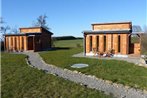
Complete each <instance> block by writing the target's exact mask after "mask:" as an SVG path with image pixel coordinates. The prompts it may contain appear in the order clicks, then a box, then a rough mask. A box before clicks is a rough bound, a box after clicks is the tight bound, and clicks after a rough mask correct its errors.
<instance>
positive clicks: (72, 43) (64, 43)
mask: <svg viewBox="0 0 147 98" xmlns="http://www.w3.org/2000/svg"><path fill="white" fill-rule="evenodd" d="M54 44H55V46H56V47H82V46H83V39H77V40H59V41H55V42H54Z"/></svg>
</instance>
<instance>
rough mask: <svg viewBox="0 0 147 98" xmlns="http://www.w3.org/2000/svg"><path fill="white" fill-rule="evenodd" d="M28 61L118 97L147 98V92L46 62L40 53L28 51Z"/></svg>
mask: <svg viewBox="0 0 147 98" xmlns="http://www.w3.org/2000/svg"><path fill="white" fill-rule="evenodd" d="M25 54H26V55H28V62H29V63H30V65H31V66H33V67H36V68H38V69H41V70H44V71H45V72H47V73H50V74H54V75H56V76H59V77H62V78H64V79H67V80H70V81H73V82H76V83H80V84H82V85H84V86H86V87H89V88H92V89H97V90H99V91H104V92H105V93H106V94H113V95H114V97H117V98H147V92H146V91H141V90H136V89H134V88H128V87H125V86H123V85H121V84H116V83H111V82H109V81H105V80H102V79H98V78H96V77H94V76H90V75H84V74H82V73H79V72H77V71H71V70H68V69H62V68H59V67H56V66H54V65H50V64H46V63H45V62H44V61H43V60H42V58H41V57H40V56H39V54H38V53H33V52H26V53H25Z"/></svg>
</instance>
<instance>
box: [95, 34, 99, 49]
mask: <svg viewBox="0 0 147 98" xmlns="http://www.w3.org/2000/svg"><path fill="white" fill-rule="evenodd" d="M96 50H97V51H99V36H96Z"/></svg>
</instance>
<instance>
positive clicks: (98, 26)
mask: <svg viewBox="0 0 147 98" xmlns="http://www.w3.org/2000/svg"><path fill="white" fill-rule="evenodd" d="M83 34H84V54H85V55H94V54H93V50H94V49H95V50H96V51H99V52H106V51H109V50H112V49H113V50H114V54H115V55H122V56H127V55H128V54H131V53H133V54H140V43H134V44H132V43H131V34H132V22H113V23H94V24H92V30H88V31H83Z"/></svg>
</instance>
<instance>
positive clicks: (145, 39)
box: [141, 26, 147, 55]
mask: <svg viewBox="0 0 147 98" xmlns="http://www.w3.org/2000/svg"><path fill="white" fill-rule="evenodd" d="M141 45H142V47H141V48H142V54H146V55H147V26H144V34H142V35H141Z"/></svg>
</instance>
